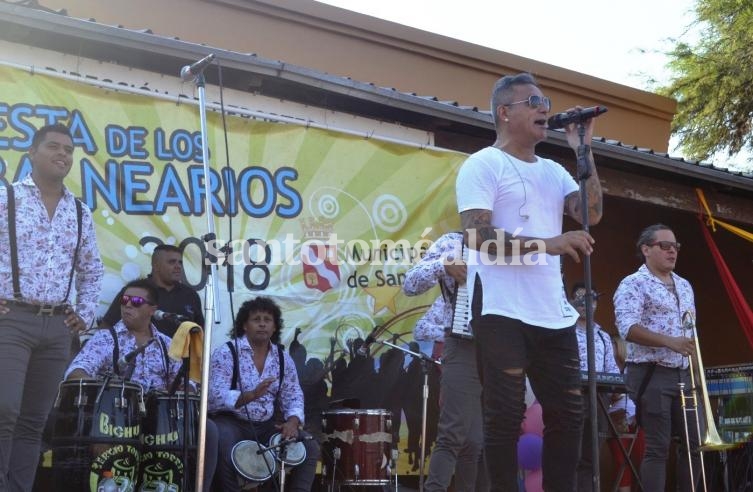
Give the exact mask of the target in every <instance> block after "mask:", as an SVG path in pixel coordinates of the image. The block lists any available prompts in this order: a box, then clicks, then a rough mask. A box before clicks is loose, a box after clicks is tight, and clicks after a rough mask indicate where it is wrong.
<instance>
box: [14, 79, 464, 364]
mask: <svg viewBox="0 0 753 492" xmlns="http://www.w3.org/2000/svg"><path fill="white" fill-rule="evenodd" d="M0 94H1V95H0V157H1V160H0V178H1V179H2V181H3V184H7V183H8V182H12V181H16V180H19V179H21V178H23V177H24V176H25V175H27V174H28V173H29V172H30V169H31V167H30V162H29V159H28V155H27V151H28V150H29V147H30V144H31V138H32V135H33V133H34V131H35V129H36V128H38V127H41V126H43V125H45V124H49V123H57V122H60V123H63V124H66V125H68V126H70V128H71V130H72V132H73V135H74V144H75V147H76V150H75V154H74V166H73V169H72V171H71V173H70V174H69V176H68V178H67V180H66V185H67V186H68V187H69V188H70V189H71V190H72V191H73V192H74V194H75V195H77V196H78V197H80V198H81V199H82V200H83V202H84V203H86V204H87V205H88V206H89V207H90V208H91V209H92V210H93V213H94V219H95V222H96V226H97V239H98V244H99V248H100V251H101V255H102V258H103V261H104V263H105V266H106V271H107V275H106V279H105V285H104V288H103V292H102V297H101V301H100V302H101V304H100V311H99V312H100V314H102V313H104V311H105V309H106V308H107V306H108V305H109V303H110V302H111V300H112V298H113V296H114V295H115V293H116V292H117V291H118V290H119V289H120V288H121V287H122V285H123V284H124V283H125V282H127V281H129V280H132V279H134V278H137V277H141V276H145V275H146V274H148V273H149V269H150V267H149V261H150V254H151V251H152V249H153V248H154V247H155V246H156V245H157V244H160V243H169V244H175V245H177V246H179V247H180V248H182V249H183V251H184V260H185V265H186V279H187V283H188V284H190V285H192V286H193V287H194V288H196V289H197V290H202V289H204V287H205V284H206V278H207V276H206V273H205V272H206V269H205V268H202V264H203V263H205V260H207V259H209V260H213V259H216V258H218V259H219V265H220V266H219V270H218V272H219V274H218V283H219V292H220V295H219V301H220V306H221V307H220V310H219V313H218V314H219V318H220V324H219V325H216V326H215V328H214V329H213V331H214V335H213V337H212V345H214V346H216V345H218V344H220V343H223V342H224V341H225V340H227V332H228V331H229V328H230V326H231V323H232V314H233V310H237V308H238V307H239V306H240V304H241V303H242V302H243V301H245V300H247V299H249V298H252V297H254V296H256V295H260V294H263V295H268V296H271V297H273V298H274V299H276V300H277V301H278V302H279V303H280V305H281V306H282V308H283V315H284V320H285V329H284V331H283V334H282V341H283V343H286V345H289V344H290V343H291V341H292V340H293V337H294V334H295V332H296V330H299V331H300V335H299V336H298V341H299V342H301V343H302V344H303V345H304V346H305V348H306V350H307V351H308V355H309V356H317V357H320V358H322V359H324V358H325V357H326V356H327V355H328V353H329V351H330V339H331V337H335V341H336V350H337V351H342V352H345V351H347V345H348V341H349V340H353V339H356V338H358V337H361V338H365V335H366V334H368V333H369V332H370V331H371V330H372V329H373V327H374V326H377V325H378V326H388V329H387V330H385V336H389V335H400V336H401V337H402V338H401V340H404V341H406V340H407V341H409V340H411V339H412V337H411V335H410V332H411V330H412V328H413V326H414V324H415V321H416V320H417V319H418V317H419V316H420V314H422V313H423V311H424V310H425V308H426V306H427V305H428V304H430V303H431V301H432V300H433V298H434V297H435V296H436V295H437V294H438V292H439V291H438V290H436V289H435V290H432V291H431V292H430V293H428V294H425V295H423V296H419V297H415V298H410V297H407V296H405V294H403V293H402V291H401V284H402V281H403V279H404V273H405V271H406V270H407V269H408V268H409V267H410V264H411V262H412V261H414V260H415V259H416V258H417V257H418V256H420V254H421V253H422V252H423V251H424V250H425V248H426V247H427V246H428V244H429V243H430V240H434V239H436V238H437V237H438V236H439V235H441V234H442V233H444V232H446V231H448V230H452V229H457V228H458V226H459V220H458V216H457V213H456V207H455V192H454V182H455V175H456V172H457V169H458V167H459V165H460V164H461V163H462V161H463V160H464V158H465V157H466V156H465V155H464V154H461V153H455V152H445V151H436V150H426V149H418V148H413V147H409V146H405V145H399V144H395V143H385V142H383V141H378V140H375V139H368V138H364V137H359V136H352V135H348V134H343V133H340V132H336V131H327V130H322V129H316V128H307V127H304V126H300V125H295V124H286V123H278V122H269V121H260V120H254V119H250V118H243V117H238V116H228V117H227V122H226V124H227V140H228V149H229V150H228V152H227V154H229V155H226V151H225V143H224V142H225V135H224V133H223V125H222V119H221V115H220V114H219V113H216V112H209V113H208V116H207V118H208V121H207V127H208V132H207V133H208V138H209V142H208V145H209V152H210V167H211V170H210V176H209V186H208V187H207V186H205V179H204V174H203V165H202V139H201V133H200V131H199V127H200V123H199V114H198V113H199V112H198V107H197V106H196V105H195V104H187V103H184V104H176V102H174V101H168V100H165V99H160V98H157V97H150V96H148V95H143V94H132V93H125V92H115V91H113V90H110V89H103V88H100V87H96V86H94V85H90V84H87V83H79V82H75V81H70V80H64V79H60V78H56V77H52V76H46V75H40V74H31V73H29V72H26V71H22V70H17V69H13V68H0ZM228 163H229V164H228ZM207 188H209V190H210V191H209V193H210V195H211V203H212V208H213V210H212V211H211V213H212V216H213V224H214V228H215V231H216V235H217V240H216V241H207V240H205V239H206V233H207V231H208V228H209V227H208V216H207V211H206V210H205V206H204V205H205V198H204V194H205V190H206V189H207ZM226 245H229V246H231V248H230V249H227V248H226V249H224V250H223V249H222V247H223V246H226ZM223 251H224V253H223ZM223 254H226V256H225V258H223V257H222V256H223ZM231 301H232V302H231ZM342 352H341V353H342ZM336 355H337V354H336Z"/></svg>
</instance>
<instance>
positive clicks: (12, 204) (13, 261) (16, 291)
mask: <svg viewBox="0 0 753 492" xmlns="http://www.w3.org/2000/svg"><path fill="white" fill-rule="evenodd" d="M5 189H6V190H7V192H8V242H9V243H10V268H11V275H12V277H13V298H14V299H17V300H21V299H22V297H21V282H20V280H19V278H20V277H19V272H18V241H17V238H16V193H15V190H14V188H13V185H12V184H9V185H8V186H6V187H5ZM73 200H74V202H75V203H76V224H77V226H78V231H77V232H78V233H77V235H76V249H75V250H74V252H73V264H72V267H71V273H70V276H69V277H68V289H67V290H66V291H65V297H64V298H63V301H62V302H67V301H68V296H69V295H70V294H71V286H72V285H73V274H74V273H75V272H76V263H77V262H78V252H79V249H80V248H81V227H82V226H81V223H82V220H83V219H82V216H83V214H84V211H83V208H82V204H81V200H79V199H78V198H75V197H74V199H73ZM116 360H117V359H116Z"/></svg>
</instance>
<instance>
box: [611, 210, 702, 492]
mask: <svg viewBox="0 0 753 492" xmlns="http://www.w3.org/2000/svg"><path fill="white" fill-rule="evenodd" d="M636 246H637V249H638V254H639V256H640V258H642V259H643V261H644V264H643V265H641V267H640V268H639V269H638V271H637V272H635V273H633V274H631V275H628V276H627V277H625V278H624V279H623V280H622V282H620V285H619V287H618V288H617V291H616V292H615V294H614V313H615V319H616V323H617V329H618V331H619V333H620V336H621V337H622V338H624V339H625V340H627V341H628V342H630V344H631V346H630V349H629V350H628V356H627V361H626V376H625V383H626V385H627V388H628V391H629V394H630V397H631V398H632V400H633V401H634V402H635V403H636V405H637V407H638V409H637V417H638V422H639V424H640V425H641V426H642V427H643V430H644V432H645V442H646V449H645V454H644V457H643V462H642V463H641V483H642V484H643V489H644V490H647V491H661V490H664V485H665V481H666V465H667V458H668V455H669V447H670V443H671V440H672V435H673V432H677V429H682V426H683V415H682V409H681V400H680V398H681V395H680V390H679V386H678V383H679V382H681V381H682V382H684V383H685V388H690V373H689V371H688V358H687V356H689V355H691V354H692V353H693V352H694V351H695V344H694V341H693V339H691V338H688V337H686V336H685V335H684V333H683V320H682V317H683V313H685V312H690V313H693V315H695V303H694V297H693V288H692V287H691V286H690V282H688V281H687V280H685V279H684V278H682V277H680V276H679V275H677V274H676V273H674V269H675V263H676V262H677V256H678V253H679V251H680V243H678V242H677V240H676V239H675V235H674V233H673V232H672V230H671V229H670V228H669V227H667V226H665V225H663V224H654V225H652V226H649V227H647V228H646V229H644V230H643V232H641V234H640V236H639V238H638V242H637V244H636ZM679 434H680V436H681V439H682V441H683V444H682V445H683V446H684V447H686V449H687V445H688V444H687V443H686V442H684V441H685V433H684V432H679ZM689 435H690V441H691V442H690V449H691V450H693V452H692V461H693V463H692V467H693V470H694V476H696V477H697V476H699V475H700V473H698V471H699V470H700V468H699V466H700V458H699V455H698V452H697V449H698V437H697V435H696V433H695V432H689ZM680 457H681V463H680V467H679V468H678V470H679V472H678V474H677V475H678V477H679V484H680V490H682V491H687V490H694V488H692V487H691V483H690V482H691V480H690V476H691V474H690V470H689V468H688V453H687V452H684V451H683V452H681V453H680Z"/></svg>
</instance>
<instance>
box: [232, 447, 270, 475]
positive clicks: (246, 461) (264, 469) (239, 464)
mask: <svg viewBox="0 0 753 492" xmlns="http://www.w3.org/2000/svg"><path fill="white" fill-rule="evenodd" d="M262 449H265V448H263V447H262V446H260V445H259V443H258V442H256V441H240V442H238V443H237V444H236V445H235V446H233V451H232V453H231V456H232V459H233V466H235V469H236V470H237V471H238V473H239V474H240V475H241V476H243V477H244V478H246V479H248V480H251V481H254V482H263V481H265V480H268V479H269V478H270V477H272V475H273V474H274V472H275V470H276V469H277V463H275V458H274V456H273V454H272V452H266V453H262V454H256V453H257V451H260V450H262Z"/></svg>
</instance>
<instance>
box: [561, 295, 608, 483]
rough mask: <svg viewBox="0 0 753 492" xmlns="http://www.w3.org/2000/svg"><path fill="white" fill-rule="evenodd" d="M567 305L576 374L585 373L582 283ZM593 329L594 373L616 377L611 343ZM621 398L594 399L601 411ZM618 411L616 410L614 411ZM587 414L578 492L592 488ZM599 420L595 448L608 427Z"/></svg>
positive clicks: (594, 301) (594, 299)
mask: <svg viewBox="0 0 753 492" xmlns="http://www.w3.org/2000/svg"><path fill="white" fill-rule="evenodd" d="M598 297H599V294H598V293H596V292H593V304H592V306H593V310H594V313H595V312H596V306H597V302H598V301H597V298H598ZM570 304H572V305H573V307H575V309H576V310H577V311H578V321H576V323H575V327H576V329H575V333H576V335H577V338H578V351H579V353H580V370H581V373H583V371H588V358H587V353H588V351H587V345H586V287H585V285H584V284H583V283H582V282H578V283H576V284H574V285H573V286H572V288H571V289H570ZM593 327H594V362H595V364H594V365H595V368H596V371H597V372H599V373H609V374H615V375H617V376H621V375H620V368H619V367H618V366H617V361H616V359H615V357H614V349H613V347H612V339H611V338H610V337H609V334H607V333H606V332H605V331H604V330H602V329H601V326H599V325H598V323H596V322H595V321H594V322H593ZM620 397H621V395H620V394H604V393H599V395H598V398H602V399H606V400H607V401H605V402H604V404H605V408H612V405H611V403H612V401H616V400H618V399H619V398H620ZM617 408H619V407H617ZM589 415H590V412H585V419H584V421H583V438H582V440H581V449H580V461H579V462H578V468H577V472H578V491H590V490H592V488H593V463H592V460H591V449H592V440H591V421H590V419H589ZM597 415H598V416H599V422H598V428H599V441H598V442H599V447H601V445H602V444H603V442H604V438H603V437H601V436H602V435H606V433H607V431H608V429H609V424H608V422H607V421H606V419H604V418H603V417H604V416H603V415H601V414H600V412H598V411H597Z"/></svg>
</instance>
